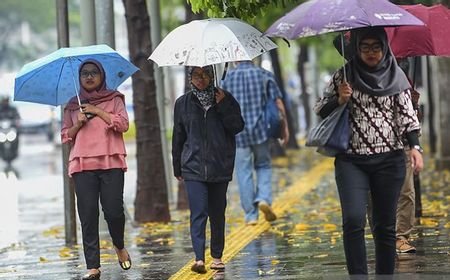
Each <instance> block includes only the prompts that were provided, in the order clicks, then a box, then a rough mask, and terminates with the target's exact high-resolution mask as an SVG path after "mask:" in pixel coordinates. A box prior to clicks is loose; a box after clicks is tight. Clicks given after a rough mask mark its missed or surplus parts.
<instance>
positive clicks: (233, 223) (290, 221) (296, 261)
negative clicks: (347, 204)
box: [0, 147, 450, 280]
mask: <svg viewBox="0 0 450 280" xmlns="http://www.w3.org/2000/svg"><path fill="white" fill-rule="evenodd" d="M132 149H133V148H132V147H131V150H132ZM52 153H53V152H52ZM54 153H55V155H54V157H55V158H58V156H59V155H58V151H57V150H56V151H54ZM132 157H133V155H132V153H130V159H131V158H132ZM30 158H31V157H29V158H27V160H28V161H29V160H30ZM45 160H46V159H41V161H45ZM129 161H131V160H129ZM21 163H22V164H23V162H21ZM426 164H427V169H426V170H425V171H424V172H423V174H422V175H421V177H422V203H423V214H424V216H423V217H422V218H421V219H420V221H419V222H420V225H418V226H417V227H416V230H415V232H414V234H413V239H414V241H413V244H414V245H415V246H416V247H417V253H416V254H402V255H400V256H399V260H398V262H397V267H396V276H397V277H401V278H398V279H410V280H412V279H450V266H449V261H450V255H449V251H450V243H449V240H450V221H449V217H448V212H449V205H450V173H449V171H448V170H447V171H440V172H437V171H435V170H434V163H433V161H431V160H428V159H427V160H426ZM319 165H324V166H326V167H325V168H324V169H321V171H320V172H319V171H317V170H316V169H314V168H315V167H317V166H319ZM56 166H57V165H56ZM46 168H47V167H46ZM55 168H56V167H55ZM134 168H135V167H134V166H133V163H131V162H130V170H129V172H127V173H128V174H127V175H126V176H127V177H126V187H125V200H126V201H125V202H126V205H127V208H128V211H129V212H130V214H131V216H132V215H133V210H134V209H133V196H134V192H135V186H134V182H135V176H136V175H135V174H136V173H135V171H134ZM56 169H57V168H56ZM29 172H31V173H33V172H34V173H33V174H35V173H38V172H37V171H33V172H32V171H29ZM302 178H303V179H304V180H303V181H302ZM305 180H306V181H305ZM60 181H61V179H60V175H59V174H58V171H55V172H54V173H50V174H48V175H46V176H44V177H42V178H41V177H39V176H31V177H26V176H22V178H14V176H13V175H11V176H9V175H8V176H7V175H6V173H1V174H0V186H1V187H5V186H14V188H10V187H8V193H6V194H7V196H5V195H3V196H2V197H0V204H1V205H7V206H8V207H7V208H4V207H2V209H11V211H8V214H7V215H5V213H4V212H3V213H2V214H1V217H2V221H6V222H4V225H3V228H2V229H1V230H0V234H2V239H1V240H2V242H1V243H0V279H79V278H80V276H81V275H82V274H83V273H84V272H85V265H84V258H83V253H82V248H81V247H80V246H76V247H74V248H66V247H65V245H64V228H63V221H64V219H63V212H62V209H63V200H62V183H61V182H60ZM273 182H274V195H275V197H276V199H275V202H274V208H276V210H277V211H279V212H278V213H277V214H279V216H280V218H279V219H278V220H277V221H276V222H275V223H273V224H272V225H269V224H267V223H266V222H263V221H260V223H259V224H258V225H257V226H255V227H245V226H244V225H243V218H242V211H241V208H240V205H239V197H238V192H237V186H236V184H235V182H232V183H231V184H230V188H229V204H228V208H227V234H228V235H227V240H226V247H227V248H226V250H225V251H226V252H225V255H224V260H225V261H226V262H227V263H226V272H225V274H224V275H222V274H221V275H215V276H211V274H208V275H206V276H204V277H203V278H202V277H197V276H196V275H193V274H191V273H190V272H189V271H187V272H186V270H188V269H186V268H187V267H188V266H189V264H190V263H191V261H192V257H193V252H192V248H191V243H190V237H189V229H188V225H189V224H188V219H189V216H188V215H189V214H188V212H187V211H172V212H171V214H172V218H173V221H172V222H171V223H169V224H145V225H140V226H134V225H133V224H132V223H131V222H128V223H127V225H126V242H125V243H126V247H127V248H128V250H129V252H130V255H131V257H132V261H133V268H132V269H131V270H129V271H122V270H121V269H120V267H119V265H118V264H117V257H116V255H115V253H114V250H113V248H112V244H111V242H110V238H109V236H108V234H107V233H106V232H102V234H101V239H102V242H101V247H102V249H101V260H102V277H101V279H103V280H108V279H111V280H113V279H129V280H131V279H169V278H171V277H172V278H173V279H194V278H195V279H208V278H209V277H212V278H214V279H346V278H347V272H346V268H345V258H344V254H343V246H342V234H341V231H340V221H341V215H340V208H339V201H338V196H337V191H336V187H335V183H334V175H333V171H332V161H330V160H328V159H325V158H323V157H320V156H318V155H317V154H316V153H315V152H314V151H313V150H312V149H306V148H303V149H301V150H300V151H289V153H288V156H287V157H285V158H278V159H275V160H274V178H273ZM310 184H312V185H311V186H308V185H310ZM37 186H39V189H37ZM293 189H297V190H296V191H295V192H292V190H293ZM11 197H12V198H13V197H16V199H10V198H11ZM4 233H8V234H4ZM3 236H16V237H15V238H10V240H7V239H4V238H3ZM78 240H79V242H78V243H79V244H80V242H81V237H80V229H79V228H78ZM366 240H367V251H368V258H369V271H370V272H371V273H372V274H373V271H374V248H373V240H372V239H371V236H370V231H369V229H367V232H366ZM8 241H9V242H8ZM6 244H7V245H6ZM372 276H373V275H372Z"/></svg>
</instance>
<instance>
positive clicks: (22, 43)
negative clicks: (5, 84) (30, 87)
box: [0, 0, 80, 69]
mask: <svg viewBox="0 0 450 280" xmlns="http://www.w3.org/2000/svg"><path fill="white" fill-rule="evenodd" d="M77 5H78V4H77V3H73V1H71V3H69V6H68V9H69V26H72V27H71V30H70V33H71V35H75V34H77V33H79V29H78V26H79V20H80V18H79V15H78V14H77V11H78V10H79V9H78V6H77ZM55 10H56V9H55V1H49V0H35V1H16V0H2V1H0V61H1V62H2V63H1V65H0V67H1V68H6V69H17V68H19V67H21V66H22V65H23V64H25V63H26V62H29V61H31V60H33V59H36V58H37V57H39V56H40V55H41V54H42V53H48V52H49V50H52V49H56V47H57V42H56V30H55V21H56V12H55ZM24 35H25V36H24ZM71 39H72V38H71ZM74 41H76V40H74ZM71 42H72V40H71Z"/></svg>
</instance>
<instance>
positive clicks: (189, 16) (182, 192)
mask: <svg viewBox="0 0 450 280" xmlns="http://www.w3.org/2000/svg"><path fill="white" fill-rule="evenodd" d="M184 9H185V11H186V20H185V23H188V22H191V21H193V20H198V19H202V18H203V15H202V14H194V13H193V12H192V7H191V4H189V3H188V2H187V1H185V2H184ZM187 69H188V68H187V67H185V70H184V92H187V91H188V90H190V88H191V86H190V85H189V81H188V75H187ZM188 208H189V202H188V199H187V194H186V189H185V186H184V182H178V194H177V209H178V210H186V209H188Z"/></svg>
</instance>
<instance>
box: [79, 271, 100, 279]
mask: <svg viewBox="0 0 450 280" xmlns="http://www.w3.org/2000/svg"><path fill="white" fill-rule="evenodd" d="M100 274H102V272H101V271H100V270H99V271H98V273H92V274H89V273H87V274H85V275H84V276H83V277H81V280H99V279H100Z"/></svg>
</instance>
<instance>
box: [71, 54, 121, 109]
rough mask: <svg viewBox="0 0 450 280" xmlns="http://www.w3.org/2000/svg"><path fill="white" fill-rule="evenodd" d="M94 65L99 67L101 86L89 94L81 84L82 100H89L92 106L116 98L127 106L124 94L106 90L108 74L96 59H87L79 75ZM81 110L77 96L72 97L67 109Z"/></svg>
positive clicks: (82, 64)
mask: <svg viewBox="0 0 450 280" xmlns="http://www.w3.org/2000/svg"><path fill="white" fill-rule="evenodd" d="M88 63H90V64H94V65H95V66H97V68H98V69H99V70H100V77H101V79H102V83H101V85H100V86H99V87H98V88H97V90H94V91H91V92H88V91H86V89H84V88H83V86H81V82H80V100H89V103H90V104H92V105H98V104H100V103H102V102H106V101H109V100H112V99H114V98H115V97H116V96H118V97H120V98H122V101H123V103H124V104H125V97H124V95H123V94H121V93H120V92H118V91H117V90H111V89H107V88H106V74H105V70H104V69H103V66H102V64H101V63H100V62H98V61H97V60H95V59H86V60H85V61H83V63H81V65H80V67H79V68H78V75H80V72H81V69H82V68H83V66H84V65H85V64H88ZM79 108H80V105H79V104H78V98H77V97H76V96H74V97H72V98H71V99H70V100H69V103H67V105H66V107H65V109H68V110H71V111H75V110H78V109H79Z"/></svg>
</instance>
